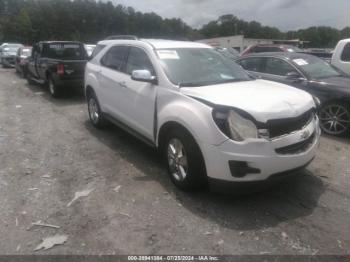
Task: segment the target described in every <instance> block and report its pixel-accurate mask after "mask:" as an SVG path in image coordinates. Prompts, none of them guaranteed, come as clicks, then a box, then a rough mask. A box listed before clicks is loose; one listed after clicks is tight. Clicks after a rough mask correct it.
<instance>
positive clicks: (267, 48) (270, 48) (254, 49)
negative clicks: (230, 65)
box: [241, 44, 303, 56]
mask: <svg viewBox="0 0 350 262" xmlns="http://www.w3.org/2000/svg"><path fill="white" fill-rule="evenodd" d="M266 52H303V50H301V49H300V48H298V47H296V46H292V45H276V44H273V45H267V44H257V45H252V46H249V47H248V48H246V49H245V50H244V51H243V52H242V54H241V56H246V55H249V54H251V53H266Z"/></svg>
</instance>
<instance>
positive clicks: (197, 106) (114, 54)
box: [85, 37, 320, 190]
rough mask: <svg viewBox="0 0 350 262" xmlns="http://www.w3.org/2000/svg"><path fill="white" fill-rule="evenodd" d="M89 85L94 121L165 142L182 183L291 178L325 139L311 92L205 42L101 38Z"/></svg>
mask: <svg viewBox="0 0 350 262" xmlns="http://www.w3.org/2000/svg"><path fill="white" fill-rule="evenodd" d="M85 92H86V98H87V104H88V110H89V117H90V120H91V122H92V124H93V125H94V126H95V127H97V128H99V127H102V126H103V124H104V123H105V121H109V122H112V123H114V124H116V125H118V126H119V127H121V128H123V129H126V130H127V131H129V132H131V133H132V134H133V135H135V136H137V137H138V138H140V139H141V140H143V141H145V142H147V143H149V144H151V145H152V146H154V147H156V148H157V149H159V151H160V152H161V154H162V155H163V156H164V159H165V160H166V163H167V167H168V171H169V174H170V178H171V180H172V181H173V183H174V184H175V185H176V186H178V187H179V188H181V189H184V190H190V189H193V188H196V187H200V186H203V185H205V184H207V183H208V182H210V183H213V184H216V183H217V184H220V183H222V182H225V185H227V184H226V182H239V183H241V184H242V183H244V182H263V181H265V182H267V181H270V180H273V179H274V178H281V177H284V176H285V175H286V174H291V173H294V172H293V171H297V170H300V169H302V168H304V167H306V166H307V165H308V164H309V163H310V162H311V161H312V160H313V159H314V157H315V151H316V148H317V145H318V141H319V137H320V128H319V120H318V118H317V115H316V102H315V99H314V98H313V97H312V96H310V95H309V94H308V93H306V92H304V91H301V90H298V89H295V88H292V87H290V86H287V85H283V84H279V83H275V82H269V81H265V80H259V79H254V78H253V77H252V76H250V75H248V74H247V73H246V72H245V71H244V70H243V69H242V68H241V67H240V66H238V65H237V64H236V63H235V62H233V61H232V60H230V59H229V58H226V57H224V56H222V55H221V54H220V53H218V52H217V51H215V50H213V49H212V48H211V47H209V46H207V45H204V44H200V43H194V42H185V41H169V40H150V39H137V38H135V39H132V37H130V38H129V37H128V39H126V40H122V39H118V40H105V41H101V42H99V44H98V46H97V47H96V49H95V51H94V54H93V58H92V59H91V60H90V61H89V63H88V64H87V66H86V72H85Z"/></svg>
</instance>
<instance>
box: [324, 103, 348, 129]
mask: <svg viewBox="0 0 350 262" xmlns="http://www.w3.org/2000/svg"><path fill="white" fill-rule="evenodd" d="M319 118H320V126H321V129H322V131H323V132H325V133H326V134H329V135H336V136H342V135H345V134H348V133H349V131H350V109H349V105H346V104H344V103H341V102H334V103H328V104H326V105H324V106H322V108H321V109H320V113H319Z"/></svg>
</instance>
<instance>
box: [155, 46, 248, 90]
mask: <svg viewBox="0 0 350 262" xmlns="http://www.w3.org/2000/svg"><path fill="white" fill-rule="evenodd" d="M157 54H158V57H159V59H160V60H161V64H162V66H163V69H164V70H165V72H166V74H167V76H168V78H169V80H170V81H171V82H172V83H173V84H176V85H180V86H204V85H214V84H220V83H228V82H236V81H248V80H251V78H250V77H249V76H248V74H247V73H246V72H245V71H244V70H243V69H242V68H241V67H240V66H239V65H237V64H236V63H235V62H233V61H232V60H231V59H229V58H227V57H225V56H223V55H221V54H219V53H218V52H217V51H215V50H213V49H209V48H177V49H161V50H157Z"/></svg>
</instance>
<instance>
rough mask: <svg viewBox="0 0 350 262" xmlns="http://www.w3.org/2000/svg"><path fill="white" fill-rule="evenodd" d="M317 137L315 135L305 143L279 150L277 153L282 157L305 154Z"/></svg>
mask: <svg viewBox="0 0 350 262" xmlns="http://www.w3.org/2000/svg"><path fill="white" fill-rule="evenodd" d="M315 137H316V135H315V133H313V134H312V135H311V136H310V137H309V138H308V139H305V140H304V141H301V142H299V143H296V144H293V145H289V146H286V147H281V148H277V149H275V151H276V153H277V154H280V155H295V154H299V153H302V152H305V151H306V150H307V149H309V147H310V146H311V145H312V144H313V142H314V140H315Z"/></svg>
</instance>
